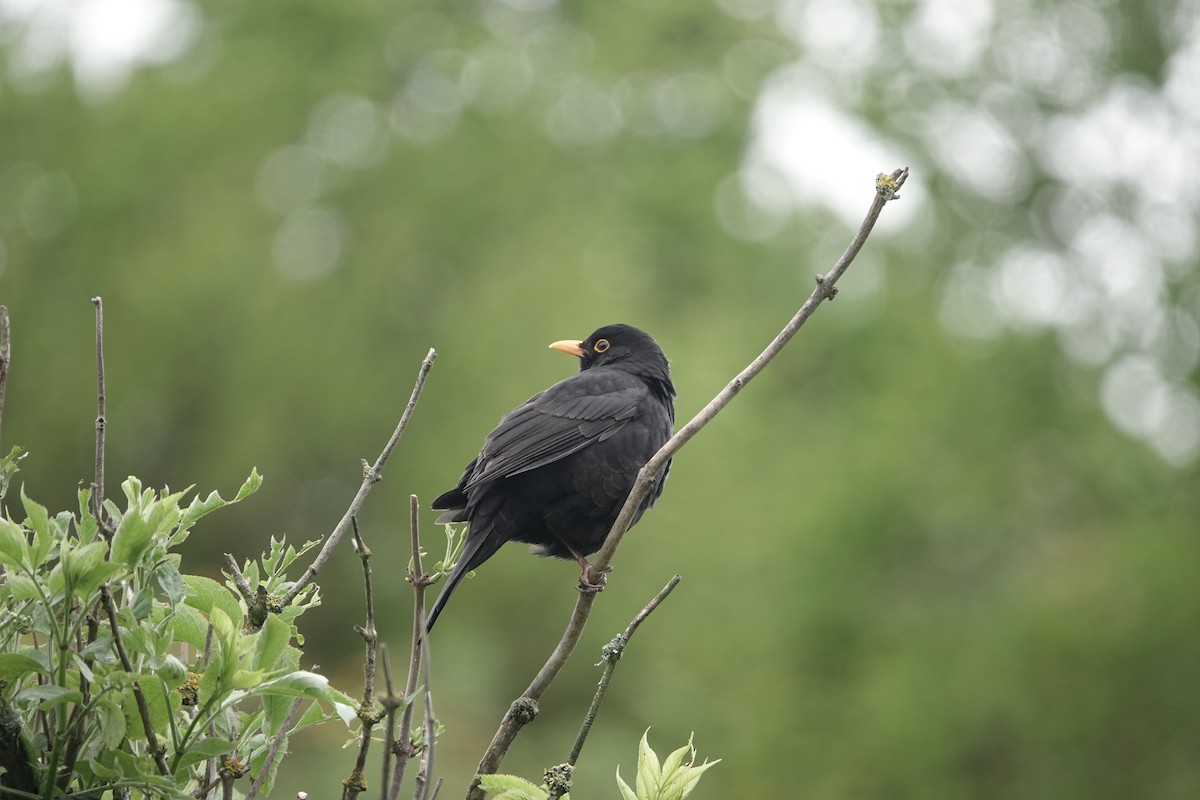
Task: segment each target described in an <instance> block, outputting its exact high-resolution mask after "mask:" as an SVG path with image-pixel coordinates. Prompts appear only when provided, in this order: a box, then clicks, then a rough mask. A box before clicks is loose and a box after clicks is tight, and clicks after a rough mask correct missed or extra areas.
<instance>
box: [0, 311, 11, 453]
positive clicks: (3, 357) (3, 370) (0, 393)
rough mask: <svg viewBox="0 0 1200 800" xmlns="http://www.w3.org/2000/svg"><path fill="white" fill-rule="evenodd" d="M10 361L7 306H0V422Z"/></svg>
mask: <svg viewBox="0 0 1200 800" xmlns="http://www.w3.org/2000/svg"><path fill="white" fill-rule="evenodd" d="M11 361H12V339H10V338H9V329H8V306H0V422H3V421H4V388H5V387H6V386H7V385H8V365H9V362H11ZM0 455H2V453H0Z"/></svg>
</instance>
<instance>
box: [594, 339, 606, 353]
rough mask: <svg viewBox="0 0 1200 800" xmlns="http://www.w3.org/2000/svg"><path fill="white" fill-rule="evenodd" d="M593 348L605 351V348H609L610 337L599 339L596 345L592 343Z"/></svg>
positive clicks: (601, 351) (599, 351)
mask: <svg viewBox="0 0 1200 800" xmlns="http://www.w3.org/2000/svg"><path fill="white" fill-rule="evenodd" d="M592 349H593V350H595V351H596V352H597V353H603V352H604V351H605V350H607V349H608V339H600V340H598V341H597V342H596V343H595V344H594V345H592Z"/></svg>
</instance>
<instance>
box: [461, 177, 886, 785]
mask: <svg viewBox="0 0 1200 800" xmlns="http://www.w3.org/2000/svg"><path fill="white" fill-rule="evenodd" d="M907 179H908V167H903V168H901V169H898V170H896V171H895V172H893V173H892V174H891V175H885V174H882V173H881V174H880V175H878V176H876V179H875V199H874V201H873V202H872V204H871V207H870V209H869V210H868V211H867V215H866V217H865V218H864V219H863V221H862V224H861V225H860V226H859V228H858V232H857V233H856V234H855V235H854V238H853V239H852V240H851V242H850V245H849V246H848V247H847V248H846V251H845V252H844V253H843V254H842V257H841V258H839V259H838V260H837V263H835V264H834V266H833V268H832V269H830V270H829V272H827V273H825V274H824V275H818V276H817V287H816V288H815V289H813V291H812V294H810V295H809V297H808V299H807V300H805V301H804V305H802V306H801V307H800V310H799V311H797V312H796V314H795V316H793V317H792V319H791V320H790V321H789V322H788V323H787V325H785V326H784V328H783V330H781V331H780V332H779V334H778V335H777V336H776V337H775V338H774V339H773V340H772V341H771V343H770V344H769V345H767V347H766V349H765V350H763V351H762V353H760V354H759V356H758V357H757V358H755V359H754V360H753V361H752V362H750V364H749V366H747V367H746V368H745V369H743V370H742V371H741V372H739V373H738V374H737V376H736V377H734V379H733V380H731V381H730V382H729V383H728V384H727V385H726V386H725V388H724V389H722V390H721V391H720V392H719V393H718V394H717V396H716V397H714V398H713V399H712V400H711V401H710V402H709V403H708V405H706V406H704V408H702V409H700V411H699V412H698V413H697V414H696V415H695V416H694V417H692V419H691V421H689V422H688V423H687V424H686V425H684V426H683V427H682V428H680V429H679V430H678V431H677V432H676V433H675V435H674V436H672V437H671V438H670V440H668V441H667V443H666V444H664V445H663V446H662V448H660V449H659V451H658V452H657V453H655V454H654V455H653V456H652V457H651V458H650V460H649V461H647V462H646V464H645V466H643V467H642V469H641V471H639V472H638V476H637V480H636V481H635V482H634V484H633V488H632V489H631V490H630V492H629V496H628V497H627V498H626V500H625V505H624V506H622V508H621V512H620V514H618V515H617V519H616V521H615V522H614V523H613V526H612V528H611V529H610V530H609V532H608V537H607V538H606V539H605V540H604V545H603V547H601V548H600V551H599V552H598V553H597V554H596V556H595V557H594V558H593V559H592V570H593V572H594V573H596V574H601V575H602V574H604V572H605V569H606V567H608V565H609V564H610V563H612V558H613V554H614V553H615V552H616V550H617V547H619V546H620V544H621V540H622V538H623V537H624V536H625V532H626V531H627V530H629V525H630V523H631V522H632V521H633V517H634V515H635V514H636V513H637V509H638V508H639V507H640V506H641V504H642V501H643V500H645V498H646V496H647V495H648V494H649V492H650V490H651V489H652V488H653V486H654V482H655V481H656V480H657V476H658V474H659V473H660V472H661V471H662V469H663V467H664V466H665V465H666V463H667V462H668V461H669V460H670V459H671V458H672V457H673V456H674V455H675V454H676V453H678V452H679V450H680V449H681V448H682V447H683V446H684V445H685V444H687V443H688V442H689V441H690V440H691V438H692V437H693V436H695V435H696V434H697V433H699V432H700V430H701V429H702V428H703V427H704V426H705V425H707V424H708V423H709V422H711V421H712V420H713V418H714V417H716V415H717V414H718V413H720V412H721V410H722V409H724V408H725V406H727V405H729V403H730V402H731V401H732V400H733V398H734V397H736V396H737V394H738V393H739V392H741V390H742V389H743V388H745V386H746V384H748V383H749V382H750V381H751V380H753V379H754V377H755V376H757V375H758V374H759V373H760V372H762V371H763V369H765V368H766V366H767V365H768V364H770V363H771V361H772V360H773V359H774V358H775V356H777V355H779V353H780V351H782V350H783V348H784V346H785V345H787V343H788V342H789V341H791V339H792V337H793V336H795V335H796V332H797V331H798V330H799V329H800V327H801V326H802V325H804V323H805V322H806V321H807V320H808V318H809V317H811V316H812V314H813V312H814V311H816V310H817V307H818V306H819V305H820V304H821V303H822V302H823V301H825V300H828V299H832V298H833V297H834V296H835V295H836V294H837V282H838V280H839V279H840V278H841V277H842V275H843V273H845V271H846V269H847V268H848V267H849V266H850V263H851V262H852V261H853V260H854V257H855V256H856V255H858V252H859V251H860V250H861V249H862V246H863V244H864V243H865V242H866V240H867V237H868V236H869V235H870V233H871V229H872V228H874V227H875V222H876V220H878V219H879V214H880V212H882V211H883V207H884V205H886V204H887V202H888V201H889V200H893V199H896V198H898V197H899V194H898V192H899V191H900V188H901V187H902V186H903V185H904V182H905V180H907ZM595 598H596V594H595V593H591V594H580V596H579V597H578V599H577V600H576V601H575V609H574V611H572V613H571V618H570V620H569V621H568V622H567V628H566V630H565V631H564V632H563V635H562V638H561V639H560V640H559V642H558V645H557V646H556V647H555V648H554V651H553V652H552V653H551V654H550V657H549V658H548V659H547V660H546V663H545V664H544V665H543V666H542V668H541V670H539V671H538V674H537V675H536V676H535V677H534V679H533V682H532V683H530V684H529V688H527V689H526V690H525V692H524V693H523V694H522V695H521V696H520V697H518V698H517V699H516V701H514V702H513V704H512V705H511V706H510V707H509V709H508V711H507V712H505V715H504V718H503V719H502V720H501V722H500V727H499V729H497V731H496V734H495V736H494V737H493V738H492V742H491V744H490V745H488V749H487V750H486V751H485V752H484V754H483V758H482V759H481V760H480V762H479V768H478V769H477V770H476V771H477V773H478V774H481V775H488V774H493V773H495V772H498V771H499V767H500V763H501V762H502V761H503V760H504V756H505V754H506V753H507V752H508V748H509V747H510V746H511V745H512V742H513V740H515V739H516V736H517V733H518V732H519V731H520V730H521V728H522V727H524V726H525V725H526V724H528V723H529V722H531V721H532V720H533V718H534V717H536V716H537V712H538V706H537V701H538V700H539V699H540V698H541V696H542V694H543V693H544V692H545V691H546V688H547V687H548V686H549V685H550V683H551V681H553V680H554V678H555V677H556V676H557V675H558V673H559V671H560V670H561V669H562V668H563V665H565V664H566V662H567V659H568V658H570V656H571V653H572V652H574V650H575V646H576V645H577V644H578V643H579V638H580V636H581V635H582V633H583V628H584V626H585V625H586V624H587V619H588V617H589V616H590V615H591V611H592V603H593V602H595ZM483 795H484V793H483V790H482V788H480V785H479V779H478V777H476V779H475V781H474V782H473V783H472V784H471V787H470V789H468V791H467V800H483Z"/></svg>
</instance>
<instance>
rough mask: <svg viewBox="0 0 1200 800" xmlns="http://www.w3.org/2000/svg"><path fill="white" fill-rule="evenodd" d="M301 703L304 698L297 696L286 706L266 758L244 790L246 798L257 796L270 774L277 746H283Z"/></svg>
mask: <svg viewBox="0 0 1200 800" xmlns="http://www.w3.org/2000/svg"><path fill="white" fill-rule="evenodd" d="M303 703H304V698H303V697H297V698H296V699H295V700H293V701H292V705H291V706H290V707H288V713H287V716H285V717H284V718H283V725H282V726H281V727H280V728H279V732H278V733H277V734H275V738H274V739H272V740H271V748H270V749H269V750H267V758H266V760H265V761H263V764H262V767H261V768H260V769H259V770H258V777H257V778H255V779H254V783H252V784H250V791H248V792H246V800H254V798H255V797H257V796H258V790H259V789H261V788H262V785H263V781H265V780H266V779H267V776H268V775H270V774H271V765H272V764H273V763H275V759H276V758H277V757H278V756H279V748H281V747H282V746H283V741H284V740H285V739H287V737H288V733H289V732H291V730H292V726H293V725H295V724H296V717H297V716H299V714H300V706H301V705H302V704H303Z"/></svg>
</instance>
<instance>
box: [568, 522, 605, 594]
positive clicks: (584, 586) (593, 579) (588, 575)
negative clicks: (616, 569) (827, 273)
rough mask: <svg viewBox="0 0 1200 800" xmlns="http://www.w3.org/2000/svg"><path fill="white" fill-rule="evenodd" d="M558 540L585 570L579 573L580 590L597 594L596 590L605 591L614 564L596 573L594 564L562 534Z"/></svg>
mask: <svg viewBox="0 0 1200 800" xmlns="http://www.w3.org/2000/svg"><path fill="white" fill-rule="evenodd" d="M558 540H559V541H560V542H562V546H563V547H565V548H567V550H568V551H569V552H570V553H571V555H572V556H574V557H575V561H576V562H578V563H579V568H580V569H581V570H583V572H582V573H581V574H580V575H579V591H581V592H583V593H584V594H595V593H596V592H602V591H604V587H605V585H606V584H607V583H608V578H607V577H606V575H607V573H609V572H612V565H609V566H607V567H605V568H604V570H603V571H602V572H600V573H599V574H596V573H597V571H596V568H595V567H593V566H592V564H591V562H590V561H588V560H587V559H586V558H584V557H583V554H582V553H580V552H579V551H578V550H576V549H575V548H574V547H571V545H570V544H568V543H567V541H566V540H565V539H563V538H562V537H561V536H560V537H558Z"/></svg>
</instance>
